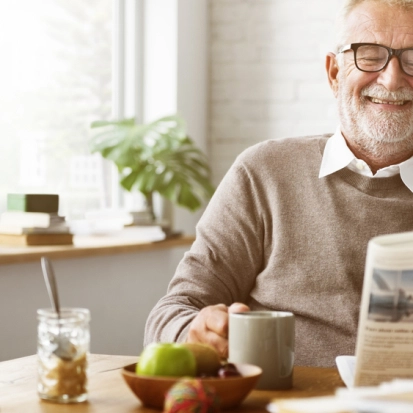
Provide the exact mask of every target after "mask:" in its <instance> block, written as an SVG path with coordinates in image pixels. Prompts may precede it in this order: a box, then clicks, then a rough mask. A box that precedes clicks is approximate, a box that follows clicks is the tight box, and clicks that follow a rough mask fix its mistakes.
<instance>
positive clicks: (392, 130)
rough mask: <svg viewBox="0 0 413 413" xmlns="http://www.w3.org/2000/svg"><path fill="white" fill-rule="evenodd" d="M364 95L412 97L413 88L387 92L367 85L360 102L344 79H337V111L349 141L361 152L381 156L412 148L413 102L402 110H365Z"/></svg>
mask: <svg viewBox="0 0 413 413" xmlns="http://www.w3.org/2000/svg"><path fill="white" fill-rule="evenodd" d="M367 96H374V97H376V98H379V99H381V100H410V101H412V100H413V89H410V88H403V89H400V90H398V91H397V92H389V91H387V90H386V89H385V88H384V87H383V86H380V85H377V84H375V85H371V86H366V87H365V88H363V89H362V91H361V96H360V100H359V102H357V101H356V99H355V98H354V96H353V95H351V93H350V91H349V90H348V88H346V84H345V79H340V81H339V91H338V110H339V115H340V120H341V123H342V125H343V129H344V130H345V131H346V132H347V134H350V135H351V136H349V138H351V140H352V142H354V143H355V144H356V145H357V147H358V148H360V149H361V150H362V151H363V152H365V153H367V154H369V155H371V156H373V157H375V158H380V159H386V158H388V157H390V156H392V155H396V154H401V153H407V154H408V153H409V152H412V151H413V104H412V103H410V105H409V108H408V109H405V110H403V111H398V112H390V111H380V112H378V115H377V111H376V114H373V112H372V111H370V110H369V109H368V106H369V105H371V102H370V101H369V100H368V98H367Z"/></svg>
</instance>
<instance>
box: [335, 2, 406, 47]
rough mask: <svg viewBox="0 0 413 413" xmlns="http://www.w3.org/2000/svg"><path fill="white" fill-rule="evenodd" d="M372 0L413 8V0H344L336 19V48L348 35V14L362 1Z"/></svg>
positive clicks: (388, 4)
mask: <svg viewBox="0 0 413 413" xmlns="http://www.w3.org/2000/svg"><path fill="white" fill-rule="evenodd" d="M365 1H370V2H372V3H376V4H384V5H387V6H394V7H401V8H403V9H406V10H413V0H344V2H343V6H342V8H341V10H340V11H339V13H338V15H337V20H336V49H338V48H339V47H340V46H343V42H344V39H345V36H346V20H347V17H348V15H349V14H350V13H351V12H352V11H353V10H354V9H355V8H356V7H357V6H358V5H359V4H361V3H364V2H365Z"/></svg>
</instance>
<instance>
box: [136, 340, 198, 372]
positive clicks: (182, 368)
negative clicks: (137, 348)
mask: <svg viewBox="0 0 413 413" xmlns="http://www.w3.org/2000/svg"><path fill="white" fill-rule="evenodd" d="M136 373H137V374H139V375H144V376H173V377H183V376H189V377H195V374H196V360H195V356H194V354H193V353H192V351H191V350H189V349H188V348H187V347H185V346H184V345H182V344H177V343H152V344H149V345H148V346H147V347H146V348H145V349H144V350H143V351H142V354H141V355H140V357H139V362H138V364H137V366H136Z"/></svg>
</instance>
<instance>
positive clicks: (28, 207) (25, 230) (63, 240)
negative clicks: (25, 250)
mask: <svg viewBox="0 0 413 413" xmlns="http://www.w3.org/2000/svg"><path fill="white" fill-rule="evenodd" d="M58 210H59V196H58V195H55V194H8V195H7V211H6V212H3V213H2V214H1V215H0V244H9V245H70V244H73V234H71V232H70V228H69V226H68V225H67V224H66V220H65V218H64V217H62V216H59V215H58Z"/></svg>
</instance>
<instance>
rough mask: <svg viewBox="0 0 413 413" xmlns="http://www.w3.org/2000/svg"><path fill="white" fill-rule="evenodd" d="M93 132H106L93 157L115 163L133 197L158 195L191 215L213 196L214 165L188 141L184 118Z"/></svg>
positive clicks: (107, 125) (96, 140) (126, 122)
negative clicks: (139, 193) (96, 153)
mask: <svg viewBox="0 0 413 413" xmlns="http://www.w3.org/2000/svg"><path fill="white" fill-rule="evenodd" d="M91 127H92V128H102V131H100V132H99V133H97V134H96V135H95V136H94V137H93V138H92V139H91V141H90V148H91V151H92V152H100V153H101V154H102V156H103V157H105V158H106V159H109V160H111V161H112V162H114V164H115V165H116V166H117V168H118V170H119V171H120V172H121V182H120V183H121V185H122V186H123V187H124V188H125V189H127V190H128V191H132V190H138V191H140V192H142V193H143V194H144V195H149V194H150V193H152V192H158V193H159V194H160V195H161V196H163V197H165V198H167V199H170V200H171V201H172V202H174V203H177V204H179V205H181V206H183V207H186V208H188V209H190V210H191V211H194V210H196V209H197V208H199V207H200V206H201V204H202V202H201V199H204V200H207V199H209V198H210V197H211V196H212V194H213V192H214V187H213V185H212V183H211V181H210V178H209V173H210V168H209V165H208V159H207V157H206V156H205V154H204V153H203V152H202V151H201V150H200V149H199V148H197V147H196V145H195V143H194V142H193V140H192V139H191V138H190V137H189V136H187V134H186V131H185V122H184V120H183V119H182V118H181V117H179V116H178V115H170V116H165V117H163V118H160V119H157V120H155V121H153V122H151V123H148V124H137V123H136V121H135V119H123V120H119V121H96V122H93V123H92V125H91Z"/></svg>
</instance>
